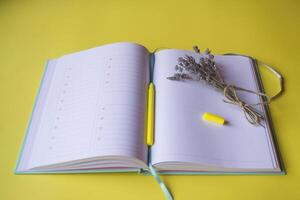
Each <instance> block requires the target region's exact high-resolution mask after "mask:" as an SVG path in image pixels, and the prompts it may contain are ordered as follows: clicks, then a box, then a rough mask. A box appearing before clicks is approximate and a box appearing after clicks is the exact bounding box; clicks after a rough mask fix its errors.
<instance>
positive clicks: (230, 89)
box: [223, 85, 270, 125]
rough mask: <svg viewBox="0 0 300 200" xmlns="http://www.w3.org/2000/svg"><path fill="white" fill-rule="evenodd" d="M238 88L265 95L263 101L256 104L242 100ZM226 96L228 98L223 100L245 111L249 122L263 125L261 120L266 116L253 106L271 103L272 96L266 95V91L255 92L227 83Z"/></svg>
mask: <svg viewBox="0 0 300 200" xmlns="http://www.w3.org/2000/svg"><path fill="white" fill-rule="evenodd" d="M237 90H240V91H243V92H248V93H252V94H255V95H258V96H261V97H264V98H263V101H262V102H260V103H256V104H247V103H246V102H244V101H243V100H241V99H240V98H239V97H238V95H237ZM224 97H225V98H226V99H223V101H224V102H225V103H229V104H233V105H237V106H239V107H240V108H241V109H242V110H243V111H244V114H245V117H246V119H247V120H248V122H249V123H251V124H253V125H261V123H260V121H261V120H264V117H263V116H262V115H261V114H260V113H259V112H257V111H256V110H255V109H254V108H253V106H258V105H264V104H269V103H270V97H269V96H268V95H266V94H264V93H260V92H254V91H252V90H247V89H244V88H240V87H236V86H233V85H227V86H226V87H225V88H224Z"/></svg>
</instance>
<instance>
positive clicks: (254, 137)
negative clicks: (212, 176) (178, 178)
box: [152, 50, 276, 169]
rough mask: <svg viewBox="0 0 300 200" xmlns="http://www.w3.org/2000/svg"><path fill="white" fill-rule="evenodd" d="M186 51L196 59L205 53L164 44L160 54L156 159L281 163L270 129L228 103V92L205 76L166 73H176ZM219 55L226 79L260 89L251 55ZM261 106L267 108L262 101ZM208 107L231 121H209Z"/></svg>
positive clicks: (255, 165)
mask: <svg viewBox="0 0 300 200" xmlns="http://www.w3.org/2000/svg"><path fill="white" fill-rule="evenodd" d="M184 55H192V56H194V57H195V58H196V60H197V59H199V58H200V55H199V54H196V53H193V52H191V51H180V50H163V51H160V52H158V53H156V54H155V67H154V84H155V86H156V111H155V112H156V113H155V114H156V115H155V119H156V121H155V144H154V146H153V147H152V162H153V164H157V163H161V162H190V163H196V164H201V165H204V166H215V167H224V168H247V169H248V168H249V169H253V168H255V169H257V168H260V169H265V168H266V169H269V168H273V167H274V168H275V167H276V163H275V160H274V155H273V154H272V148H271V144H270V143H271V140H270V138H269V134H268V132H267V129H266V128H264V127H262V126H253V125H251V124H250V123H249V122H248V121H247V120H246V119H245V116H244V113H243V111H242V110H241V109H240V108H239V107H238V106H235V105H231V104H226V103H224V102H223V101H222V99H224V96H223V93H222V92H220V91H217V90H216V89H214V88H212V87H210V86H208V85H205V84H204V83H203V82H201V83H200V82H196V81H185V82H179V81H171V80H168V79H166V78H167V77H168V76H172V75H173V74H174V72H175V70H174V66H175V65H176V64H177V59H178V58H179V57H180V56H184ZM215 61H216V64H217V65H218V67H219V68H220V71H221V74H222V76H223V78H224V79H225V82H226V83H228V84H232V85H236V86H239V87H242V88H246V89H250V90H253V91H258V88H257V84H256V78H255V77H254V71H253V66H252V61H251V60H250V59H249V58H247V57H243V56H216V57H215ZM239 95H240V97H242V98H243V99H244V100H245V101H246V102H247V103H255V102H258V101H259V98H258V97H257V96H255V95H249V94H246V93H239ZM257 110H258V111H260V112H261V113H263V110H262V107H260V106H259V107H257ZM205 112H210V113H214V114H216V115H220V116H223V117H224V118H225V119H226V120H227V121H228V122H229V123H228V124H226V125H223V126H220V125H216V124H213V123H210V122H206V121H203V120H202V115H203V113H205ZM263 124H264V123H263ZM264 125H265V126H266V124H264Z"/></svg>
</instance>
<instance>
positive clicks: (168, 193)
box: [149, 164, 173, 200]
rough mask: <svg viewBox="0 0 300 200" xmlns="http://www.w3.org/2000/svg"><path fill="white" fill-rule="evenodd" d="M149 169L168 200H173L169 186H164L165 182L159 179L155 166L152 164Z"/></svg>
mask: <svg viewBox="0 0 300 200" xmlns="http://www.w3.org/2000/svg"><path fill="white" fill-rule="evenodd" d="M149 169H150V173H151V174H152V176H153V177H154V178H155V180H156V182H157V183H158V184H159V186H160V188H161V190H162V191H163V193H164V194H165V196H166V198H167V200H173V196H172V194H171V193H170V191H169V190H168V188H167V186H166V185H165V184H164V182H163V180H162V179H161V178H160V177H159V175H158V174H157V172H156V170H155V169H154V168H153V166H152V165H151V164H149Z"/></svg>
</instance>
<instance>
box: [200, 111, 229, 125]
mask: <svg viewBox="0 0 300 200" xmlns="http://www.w3.org/2000/svg"><path fill="white" fill-rule="evenodd" d="M202 118H203V119H204V120H206V121H210V122H215V123H217V124H222V125H223V124H224V123H225V119H224V118H223V117H220V116H218V115H215V114H211V113H208V112H206V113H204V114H203V115H202Z"/></svg>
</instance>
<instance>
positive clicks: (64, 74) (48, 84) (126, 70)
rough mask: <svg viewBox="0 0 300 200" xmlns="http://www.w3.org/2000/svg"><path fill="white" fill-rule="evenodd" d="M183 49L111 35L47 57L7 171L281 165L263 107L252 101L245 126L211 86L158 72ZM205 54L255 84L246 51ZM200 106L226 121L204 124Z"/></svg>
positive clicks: (170, 67) (231, 75) (270, 169)
mask: <svg viewBox="0 0 300 200" xmlns="http://www.w3.org/2000/svg"><path fill="white" fill-rule="evenodd" d="M184 55H191V56H194V57H195V58H196V59H199V57H200V56H201V55H200V54H196V53H194V52H192V51H185V50H175V49H166V50H161V51H158V52H156V53H150V52H149V51H148V50H147V49H146V48H145V47H143V46H141V45H138V44H135V43H115V44H110V45H105V46H100V47H97V48H93V49H89V50H85V51H81V52H78V53H73V54H69V55H65V56H62V57H60V58H58V59H52V60H50V61H48V63H47V66H46V70H45V73H44V77H43V80H42V83H41V86H40V90H39V93H38V96H37V100H36V103H35V106H34V110H33V113H32V117H31V120H30V123H29V127H28V130H27V134H26V138H25V141H24V144H23V148H22V151H21V155H20V158H19V161H18V164H17V168H16V173H67V172H72V173H75V172H76V173H85V172H129V171H138V172H146V171H147V170H148V165H149V163H151V164H152V166H153V167H154V168H155V169H156V170H157V171H158V172H160V173H177V174H180V173H182V174H184V173H191V174H192V173H195V174H196V173H283V169H282V167H281V165H280V161H279V157H278V154H277V150H276V145H275V142H274V140H273V136H272V134H273V131H272V127H271V125H270V118H269V115H268V110H267V107H265V106H260V107H258V108H257V110H258V111H259V112H260V113H262V114H263V115H264V116H265V118H266V120H265V121H263V125H264V127H263V126H253V125H251V124H250V123H249V122H247V120H246V119H245V118H244V114H243V112H242V111H241V110H240V109H239V108H238V107H237V106H234V105H230V104H226V103H224V102H223V101H222V99H223V94H222V93H220V92H218V91H216V90H214V89H212V88H211V87H209V86H207V85H205V84H200V83H198V82H193V81H191V82H184V83H182V82H176V81H170V80H168V79H166V77H168V76H171V75H173V73H174V66H175V65H176V64H177V59H178V57H181V56H184ZM150 61H153V62H150ZM215 61H216V63H217V65H218V66H219V67H220V70H221V73H222V75H223V78H224V79H225V80H226V82H228V83H230V84H232V85H237V86H240V87H243V88H247V89H250V90H254V91H261V89H262V85H261V81H260V78H259V74H258V70H257V66H256V65H255V62H254V61H253V60H252V59H250V58H248V57H245V56H234V55H232V56H229V55H226V56H225V55H217V56H216V57H215ZM150 77H151V78H150ZM150 80H153V83H154V85H155V89H156V97H155V98H156V105H155V143H154V145H153V146H152V147H151V148H148V147H147V145H146V144H145V124H146V123H147V122H146V112H147V110H146V108H147V106H146V105H147V102H146V97H147V87H148V84H149V82H150ZM241 96H242V98H243V99H245V100H246V102H248V103H255V102H259V101H261V99H259V98H258V97H257V96H254V95H249V94H246V93H243V94H242V93H241ZM204 112H211V113H215V114H218V115H221V116H223V117H224V118H225V119H226V120H227V121H229V123H228V124H227V125H224V126H218V125H214V124H210V123H208V122H205V121H203V120H202V119H201V115H202V114H203V113H204Z"/></svg>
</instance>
